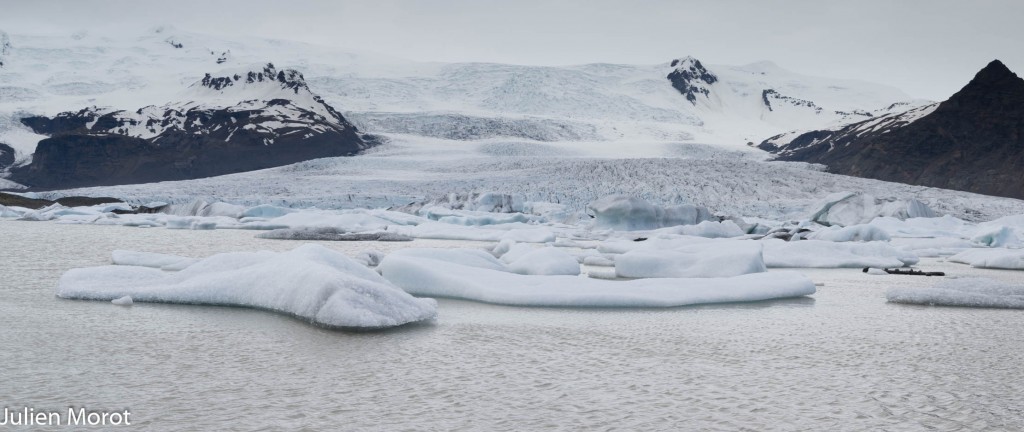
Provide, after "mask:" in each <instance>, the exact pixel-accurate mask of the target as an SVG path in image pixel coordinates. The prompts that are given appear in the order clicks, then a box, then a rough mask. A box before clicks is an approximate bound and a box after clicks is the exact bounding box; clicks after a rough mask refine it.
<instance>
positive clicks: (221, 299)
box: [57, 244, 437, 328]
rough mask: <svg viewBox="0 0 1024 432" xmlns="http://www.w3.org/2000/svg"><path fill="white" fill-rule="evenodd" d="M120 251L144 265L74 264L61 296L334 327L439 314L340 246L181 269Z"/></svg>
mask: <svg viewBox="0 0 1024 432" xmlns="http://www.w3.org/2000/svg"><path fill="white" fill-rule="evenodd" d="M119 255H120V257H121V258H120V259H119V260H120V261H121V262H122V263H126V262H133V263H135V264H140V265H113V266H101V267H90V268H79V269H72V270H69V271H68V272H67V273H64V275H63V276H62V277H61V278H60V282H59V283H58V286H57V296H58V297H61V298H66V299H82V300H104V301H110V300H114V299H118V298H121V297H124V296H131V297H132V299H133V300H134V301H135V302H160V303H182V304H202V305H219V306H243V307H251V308H256V309H266V310H270V311H275V312H280V313H284V314H288V315H293V316H296V317H299V318H302V319H304V320H308V321H310V322H312V323H315V324H318V325H322V326H325V327H331V328H385V327H393V326H398V325H402V324H407V323H411V322H416V321H423V320H429V319H433V318H434V317H435V316H436V315H437V303H436V302H435V301H434V300H433V299H421V298H415V297H413V296H411V295H409V294H407V293H405V292H403V291H402V290H401V289H399V288H397V287H395V286H394V285H392V284H391V283H389V282H388V281H386V280H385V279H384V278H382V277H381V276H380V275H378V274H377V273H376V272H374V271H373V270H370V269H368V268H367V267H365V266H363V265H361V264H359V263H358V262H356V261H353V260H351V259H349V258H348V257H346V256H345V255H343V254H341V253H340V252H336V251H334V250H331V249H328V248H326V247H323V246H320V245H315V244H307V245H303V246H299V247H298V248H295V249H293V250H291V251H289V252H281V253H275V252H267V251H260V252H232V253H222V254H217V255H213V256H211V257H209V258H205V259H202V260H199V261H197V262H195V263H192V264H191V265H188V266H187V267H185V268H184V269H182V270H181V271H178V272H167V271H163V270H159V269H156V268H152V267H149V266H155V265H158V264H162V262H158V261H160V260H158V259H157V258H159V259H162V260H169V258H168V257H169V256H167V255H162V256H156V255H148V256H147V255H145V254H135V255H131V254H126V253H123V252H121V253H119ZM125 257H128V259H127V260H126V259H124V258H125ZM182 260H185V258H182Z"/></svg>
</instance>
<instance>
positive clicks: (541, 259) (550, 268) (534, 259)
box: [508, 247, 580, 276]
mask: <svg viewBox="0 0 1024 432" xmlns="http://www.w3.org/2000/svg"><path fill="white" fill-rule="evenodd" d="M508 269H509V270H510V271H511V272H513V273H518V274H524V275H570V276H577V275H579V274H580V264H579V262H578V261H576V258H573V257H572V255H569V254H568V253H567V252H565V251H563V250H561V249H558V248H554V247H542V248H537V249H533V250H531V251H529V252H526V253H524V254H523V255H522V256H519V257H518V258H516V259H515V260H513V261H511V262H510V263H509V264H508Z"/></svg>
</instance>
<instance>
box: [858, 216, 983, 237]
mask: <svg viewBox="0 0 1024 432" xmlns="http://www.w3.org/2000/svg"><path fill="white" fill-rule="evenodd" d="M871 225H874V226H877V227H879V228H881V229H883V230H885V231H886V232H887V233H889V235H890V236H892V237H922V238H923V237H951V238H965V237H969V235H968V233H969V232H973V231H974V230H976V228H975V227H974V226H973V224H970V223H968V222H967V221H964V220H963V219H958V218H955V217H953V216H949V215H946V216H942V217H935V218H910V219H904V220H900V219H897V218H894V217H884V216H883V217H877V218H875V219H873V220H872V221H871Z"/></svg>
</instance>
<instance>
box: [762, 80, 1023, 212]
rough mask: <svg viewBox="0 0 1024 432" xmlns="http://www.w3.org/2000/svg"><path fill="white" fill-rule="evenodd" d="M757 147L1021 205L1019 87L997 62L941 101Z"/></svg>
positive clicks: (833, 167)
mask: <svg viewBox="0 0 1024 432" xmlns="http://www.w3.org/2000/svg"><path fill="white" fill-rule="evenodd" d="M882 120H884V121H882ZM759 147H760V148H761V149H763V150H766V151H769V152H772V153H775V154H776V155H777V156H778V157H777V158H778V159H779V160H784V161H803V162H811V163H821V164H824V165H826V166H828V167H829V170H830V171H831V172H835V173H838V174H846V175H853V176H858V177H868V178H875V179H879V180H887V181H895V182H900V183H907V184H916V185H923V186H931V187H940V188H946V189H956V190H963V191H968V192H976V193H982V194H986V195H996V196H1004V197H1010V198H1024V174H1022V170H1021V168H1022V167H1024V79H1021V78H1020V77H1018V76H1017V75H1016V74H1015V73H1013V72H1012V71H1010V70H1009V68H1007V67H1006V66H1005V65H1004V64H1003V63H1002V62H1000V61H999V60H994V61H992V62H990V63H989V64H987V65H986V66H985V67H984V68H982V69H981V70H980V71H978V73H977V74H975V76H974V78H972V79H971V80H970V82H968V84H967V85H965V86H964V87H963V88H962V89H961V90H960V91H958V92H956V93H955V94H953V95H952V96H950V98H949V99H947V100H946V101H943V102H940V103H937V104H933V105H929V106H926V107H919V108H915V109H911V110H909V111H906V112H903V113H900V114H894V115H891V116H888V117H887V118H883V119H879V120H869V121H865V122H859V123H854V124H851V125H848V126H845V127H841V128H836V129H831V130H816V131H810V132H806V133H803V134H789V135H785V136H775V137H772V138H769V139H768V140H765V141H763V142H762V143H761V144H760V145H759Z"/></svg>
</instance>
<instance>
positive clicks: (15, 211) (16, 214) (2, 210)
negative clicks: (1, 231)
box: [0, 205, 24, 218]
mask: <svg viewBox="0 0 1024 432" xmlns="http://www.w3.org/2000/svg"><path fill="white" fill-rule="evenodd" d="M19 209H20V207H19V208H15V207H7V206H3V205H0V218H20V217H21V216H22V214H24V212H23V211H19Z"/></svg>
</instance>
